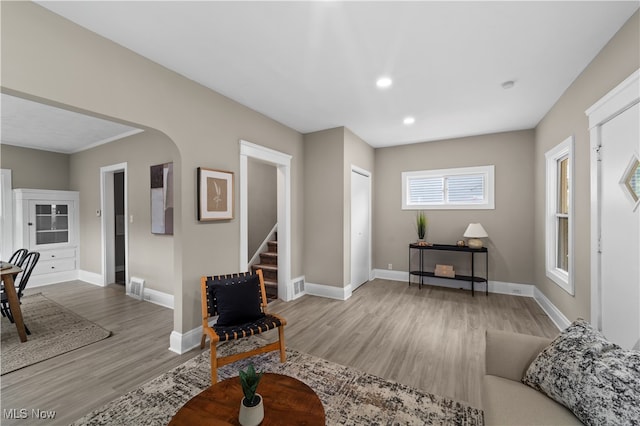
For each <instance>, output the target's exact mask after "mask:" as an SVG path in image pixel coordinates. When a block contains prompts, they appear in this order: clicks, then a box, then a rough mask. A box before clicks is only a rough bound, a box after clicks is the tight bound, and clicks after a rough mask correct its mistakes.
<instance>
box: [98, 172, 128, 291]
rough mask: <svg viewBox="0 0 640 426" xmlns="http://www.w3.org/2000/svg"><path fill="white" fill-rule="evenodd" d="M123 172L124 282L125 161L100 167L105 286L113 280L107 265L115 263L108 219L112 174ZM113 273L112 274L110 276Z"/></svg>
mask: <svg viewBox="0 0 640 426" xmlns="http://www.w3.org/2000/svg"><path fill="white" fill-rule="evenodd" d="M120 171H123V172H124V217H125V221H124V263H125V265H126V268H127V269H126V270H127V272H126V276H125V282H129V207H128V204H129V202H128V200H129V196H128V186H129V185H128V183H127V181H128V179H129V173H128V172H127V163H118V164H112V165H110V166H104V167H100V216H101V218H100V219H101V241H102V285H103V286H106V285H107V284H110V283H112V282H114V281H115V270H113V271H112V270H111V268H110V266H109V265H115V261H114V260H113V259H114V257H115V254H114V247H113V237H109V236H110V235H113V227H114V226H115V225H114V224H112V223H111V221H109V220H108V219H109V218H111V217H113V174H114V173H116V172H120ZM112 275H113V276H112Z"/></svg>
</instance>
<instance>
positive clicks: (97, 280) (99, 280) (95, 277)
mask: <svg viewBox="0 0 640 426" xmlns="http://www.w3.org/2000/svg"><path fill="white" fill-rule="evenodd" d="M78 279H79V280H80V281H84V282H86V283H89V284H93V285H99V286H100V287H104V277H103V276H102V274H97V273H95V272H89V271H83V270H82V269H81V270H80V271H78Z"/></svg>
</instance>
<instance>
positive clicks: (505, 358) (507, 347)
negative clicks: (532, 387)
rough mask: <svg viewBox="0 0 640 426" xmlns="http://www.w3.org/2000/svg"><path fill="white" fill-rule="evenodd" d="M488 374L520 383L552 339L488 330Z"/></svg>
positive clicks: (486, 367)
mask: <svg viewBox="0 0 640 426" xmlns="http://www.w3.org/2000/svg"><path fill="white" fill-rule="evenodd" d="M485 337H486V339H485V341H486V348H485V371H486V374H491V375H493V376H498V377H504V378H505V379H510V380H515V381H518V382H519V381H520V380H522V376H524V373H525V372H526V371H527V368H529V365H530V364H531V362H532V361H533V360H534V358H535V357H536V356H537V355H538V354H539V353H540V352H541V351H542V349H544V348H545V347H546V346H547V345H549V343H550V342H551V339H547V338H545V337H538V336H530V335H527V334H519V333H511V332H508V331H501V330H487V332H486V334H485Z"/></svg>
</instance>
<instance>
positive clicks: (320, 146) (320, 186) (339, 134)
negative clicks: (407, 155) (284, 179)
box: [304, 127, 375, 288]
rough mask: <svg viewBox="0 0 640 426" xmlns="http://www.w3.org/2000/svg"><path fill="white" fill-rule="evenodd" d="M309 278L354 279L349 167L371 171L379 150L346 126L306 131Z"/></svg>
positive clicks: (337, 283)
mask: <svg viewBox="0 0 640 426" xmlns="http://www.w3.org/2000/svg"><path fill="white" fill-rule="evenodd" d="M304 157H305V176H304V182H305V193H304V199H305V204H304V211H305V244H304V258H305V261H304V271H305V278H306V281H307V282H309V283H313V284H321V285H327V286H331V287H341V288H344V287H346V286H348V285H349V284H350V283H351V166H352V165H353V166H357V167H359V168H361V169H365V170H367V171H369V172H373V167H374V157H375V151H374V149H373V148H372V147H371V146H369V145H368V144H367V143H366V142H364V141H363V140H362V139H360V138H359V137H358V136H357V135H355V134H354V133H353V132H352V131H350V130H349V129H347V128H345V127H336V128H334V129H328V130H322V131H319V132H314V133H308V134H306V135H304Z"/></svg>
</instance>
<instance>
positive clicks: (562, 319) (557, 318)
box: [533, 287, 571, 331]
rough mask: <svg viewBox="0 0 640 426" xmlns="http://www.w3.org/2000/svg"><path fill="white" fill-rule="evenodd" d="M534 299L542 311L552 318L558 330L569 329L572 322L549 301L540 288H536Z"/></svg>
mask: <svg viewBox="0 0 640 426" xmlns="http://www.w3.org/2000/svg"><path fill="white" fill-rule="evenodd" d="M533 298H534V299H535V301H536V302H538V305H540V307H541V308H542V310H543V311H544V312H545V313H546V314H547V315H548V316H549V318H551V321H553V323H554V324H555V325H556V327H558V330H560V331H562V330H564V329H565V328H567V327H569V325H570V324H571V321H569V318H567V317H566V316H565V315H564V314H563V313H562V312H561V311H560V309H558V308H557V307H556V306H555V305H554V304H553V303H551V301H550V300H549V299H547V296H545V295H544V294H543V293H542V292H541V291H540V290H538V287H535V288H534V291H533Z"/></svg>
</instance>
